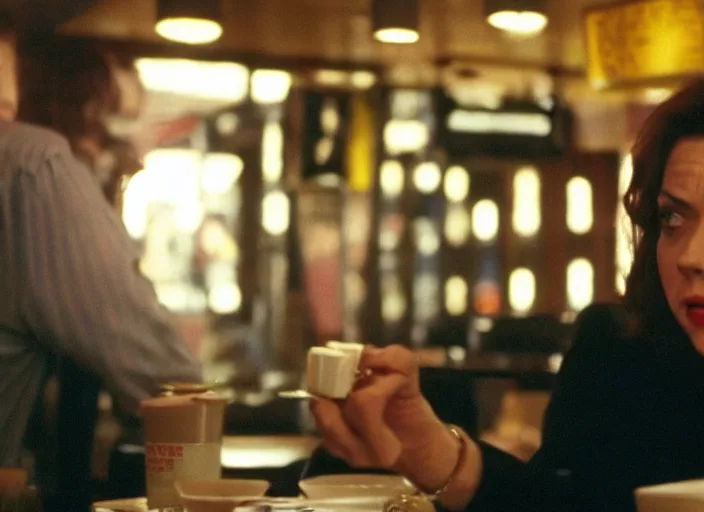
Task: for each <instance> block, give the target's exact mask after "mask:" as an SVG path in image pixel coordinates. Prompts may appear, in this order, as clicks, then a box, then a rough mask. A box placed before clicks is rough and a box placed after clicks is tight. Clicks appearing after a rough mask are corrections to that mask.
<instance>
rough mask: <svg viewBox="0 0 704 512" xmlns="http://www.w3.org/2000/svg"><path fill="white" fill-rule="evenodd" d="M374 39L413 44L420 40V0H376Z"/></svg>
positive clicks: (374, 3)
mask: <svg viewBox="0 0 704 512" xmlns="http://www.w3.org/2000/svg"><path fill="white" fill-rule="evenodd" d="M372 24H373V30H374V39H376V40H377V41H380V42H382V43H391V44H411V43H415V42H417V41H418V39H419V38H420V34H419V33H418V0H374V2H373V3H372Z"/></svg>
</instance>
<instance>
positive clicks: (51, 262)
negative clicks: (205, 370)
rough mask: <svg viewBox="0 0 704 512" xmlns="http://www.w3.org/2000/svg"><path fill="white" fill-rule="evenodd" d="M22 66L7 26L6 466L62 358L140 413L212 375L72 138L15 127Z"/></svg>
mask: <svg viewBox="0 0 704 512" xmlns="http://www.w3.org/2000/svg"><path fill="white" fill-rule="evenodd" d="M14 59H15V54H14V36H13V31H12V29H11V24H9V23H2V24H1V26H0V60H1V61H2V62H1V64H2V66H0V77H1V79H0V88H2V89H1V90H0V289H1V290H2V294H0V467H3V466H5V467H8V466H9V467H12V466H17V465H19V464H20V457H21V455H22V452H23V437H24V435H25V430H26V428H27V425H28V422H29V419H30V416H31V414H32V412H33V409H34V408H35V406H36V404H37V402H38V399H39V397H40V395H41V393H42V390H43V385H44V383H45V379H46V376H47V371H48V367H49V362H50V361H51V359H52V358H53V357H55V356H59V357H68V358H70V359H72V360H74V361H75V362H77V363H78V364H80V365H82V366H83V367H85V368H86V369H88V370H89V371H91V372H93V373H95V374H96V375H98V376H99V377H100V378H101V380H102V382H103V383H104V386H105V387H106V388H107V389H108V390H109V391H110V392H111V393H112V394H113V396H115V397H116V398H117V399H118V401H119V403H120V404H121V406H122V407H123V408H124V409H125V410H126V411H128V412H131V413H135V414H136V413H138V409H139V403H140V401H141V400H143V399H145V398H147V397H150V396H153V395H154V394H155V393H157V392H158V390H159V387H160V385H161V384H162V383H164V382H168V381H185V382H200V381H201V379H202V377H201V368H200V364H199V363H198V361H197V360H196V358H195V357H194V356H193V355H192V354H191V352H190V350H189V349H188V347H187V346H186V344H185V343H184V341H183V340H182V337H181V335H180V333H179V332H178V330H177V329H176V328H175V327H174V325H173V324H172V322H171V319H170V314H169V312H168V311H167V310H166V309H164V308H163V307H162V306H161V305H160V304H159V302H158V300H157V296H156V293H155V291H154V289H153V287H152V285H151V283H150V282H149V281H148V280H147V279H146V278H145V277H144V276H143V275H142V274H141V273H140V271H139V266H138V261H139V254H138V252H137V250H136V248H135V246H134V244H133V241H132V240H131V239H130V237H129V235H128V234H127V232H126V230H125V228H124V226H123V224H122V222H121V220H120V218H119V217H118V216H117V214H116V213H115V211H114V209H113V208H112V207H111V205H110V204H109V203H108V202H107V201H106V200H105V198H104V197H103V194H102V191H101V190H100V187H99V185H98V183H97V182H96V180H95V179H94V177H93V175H92V174H91V171H90V170H89V169H88V168H87V167H86V166H85V165H84V164H83V163H81V162H79V161H78V160H77V158H76V157H75V155H74V153H73V151H72V148H71V146H70V144H69V142H68V140H67V139H66V138H65V137H63V136H61V135H59V134H58V133H56V132H54V131H52V130H49V129H46V128H41V127H37V126H32V125H29V124H23V123H19V122H16V121H15V120H14V118H15V113H16V109H17V92H16V90H15V79H14V76H13V77H9V76H8V73H13V74H14V68H15V64H14ZM68 93H69V92H67V94H68Z"/></svg>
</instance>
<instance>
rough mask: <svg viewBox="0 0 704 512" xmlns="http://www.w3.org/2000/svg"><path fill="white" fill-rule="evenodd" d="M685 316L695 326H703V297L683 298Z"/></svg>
mask: <svg viewBox="0 0 704 512" xmlns="http://www.w3.org/2000/svg"><path fill="white" fill-rule="evenodd" d="M684 304H685V306H686V307H687V318H688V319H689V321H690V322H692V324H694V325H695V326H697V327H704V297H702V296H694V297H688V298H687V299H685V300H684Z"/></svg>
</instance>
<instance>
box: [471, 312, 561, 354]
mask: <svg viewBox="0 0 704 512" xmlns="http://www.w3.org/2000/svg"><path fill="white" fill-rule="evenodd" d="M569 337H570V329H569V327H567V326H565V325H564V324H563V323H562V322H560V320H558V319H557V318H556V317H555V316H553V315H535V316H530V317H525V318H513V317H502V318H498V319H496V321H495V322H494V327H493V328H492V329H491V331H489V332H488V333H486V335H485V336H484V337H483V340H482V350H483V351H486V352H513V353H523V354H535V353H537V354H555V353H561V352H564V351H565V350H566V349H567V348H568V343H569Z"/></svg>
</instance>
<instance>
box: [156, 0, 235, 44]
mask: <svg viewBox="0 0 704 512" xmlns="http://www.w3.org/2000/svg"><path fill="white" fill-rule="evenodd" d="M220 18H221V6H220V0H198V1H196V2H194V1H192V0H157V23H156V27H155V30H156V33H157V34H159V35H160V36H161V37H163V38H164V39H168V40H170V41H175V42H177V43H185V44H208V43H212V42H213V41H216V40H218V39H220V36H222V25H221V23H220Z"/></svg>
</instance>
